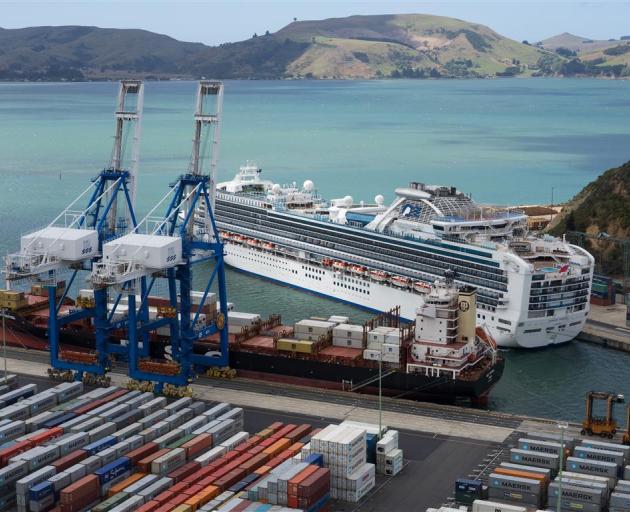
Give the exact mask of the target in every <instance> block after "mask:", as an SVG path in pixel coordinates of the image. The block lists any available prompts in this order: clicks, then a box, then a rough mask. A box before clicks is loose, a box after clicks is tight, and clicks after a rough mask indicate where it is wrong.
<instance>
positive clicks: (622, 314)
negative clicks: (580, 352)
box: [577, 304, 630, 352]
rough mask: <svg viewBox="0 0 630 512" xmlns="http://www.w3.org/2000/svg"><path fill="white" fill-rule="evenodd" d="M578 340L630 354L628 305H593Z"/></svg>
mask: <svg viewBox="0 0 630 512" xmlns="http://www.w3.org/2000/svg"><path fill="white" fill-rule="evenodd" d="M577 339H578V340H581V341H586V342H589V343H596V344H598V345H604V346H606V347H609V348H614V349H617V350H623V351H625V352H630V327H629V326H628V325H626V305H625V304H613V305H611V306H596V305H594V304H591V310H590V312H589V315H588V320H587V321H586V324H585V325H584V329H583V330H582V332H581V333H580V334H579V335H578V338H577Z"/></svg>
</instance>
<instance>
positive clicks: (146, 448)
mask: <svg viewBox="0 0 630 512" xmlns="http://www.w3.org/2000/svg"><path fill="white" fill-rule="evenodd" d="M158 448H159V446H158V445H157V444H155V443H146V444H143V445H142V446H140V447H139V448H136V449H135V450H131V451H130V452H129V453H127V454H126V455H125V457H129V460H130V461H131V466H132V467H133V466H135V465H136V464H138V461H140V460H142V459H144V458H145V457H148V456H149V455H151V454H152V453H154V452H156V451H157V450H158Z"/></svg>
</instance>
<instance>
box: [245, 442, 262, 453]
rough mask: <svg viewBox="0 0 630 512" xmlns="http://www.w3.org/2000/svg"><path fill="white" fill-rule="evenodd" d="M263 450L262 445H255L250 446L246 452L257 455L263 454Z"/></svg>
mask: <svg viewBox="0 0 630 512" xmlns="http://www.w3.org/2000/svg"><path fill="white" fill-rule="evenodd" d="M265 448H266V446H263V445H262V444H257V445H256V446H252V447H251V448H250V449H249V450H247V453H251V454H252V455H258V454H259V453H261V452H263V451H264V450H265Z"/></svg>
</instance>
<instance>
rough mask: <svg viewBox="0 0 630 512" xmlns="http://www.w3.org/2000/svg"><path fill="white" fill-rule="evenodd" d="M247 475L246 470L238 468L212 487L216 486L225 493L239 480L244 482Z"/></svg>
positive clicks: (215, 482)
mask: <svg viewBox="0 0 630 512" xmlns="http://www.w3.org/2000/svg"><path fill="white" fill-rule="evenodd" d="M246 475H247V471H245V470H244V469H240V468H236V469H233V470H232V471H230V472H229V473H228V474H227V475H225V476H223V477H221V478H219V479H217V480H215V481H214V483H213V484H212V485H216V486H217V487H219V488H220V489H221V491H225V490H226V489H228V488H229V487H232V486H233V485H234V484H235V483H236V482H238V481H239V480H242V479H243V478H244V477H245V476H246Z"/></svg>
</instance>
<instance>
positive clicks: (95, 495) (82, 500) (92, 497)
mask: <svg viewBox="0 0 630 512" xmlns="http://www.w3.org/2000/svg"><path fill="white" fill-rule="evenodd" d="M100 497H101V493H100V485H99V482H98V477H97V476H96V475H88V476H85V477H83V478H81V479H79V480H77V481H76V482H74V483H73V484H70V485H69V486H68V487H66V488H65V489H62V490H61V492H60V493H59V501H60V503H61V509H62V510H63V512H78V511H79V510H82V509H84V508H85V507H87V506H88V505H90V504H92V503H94V502H95V501H99V500H100Z"/></svg>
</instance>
